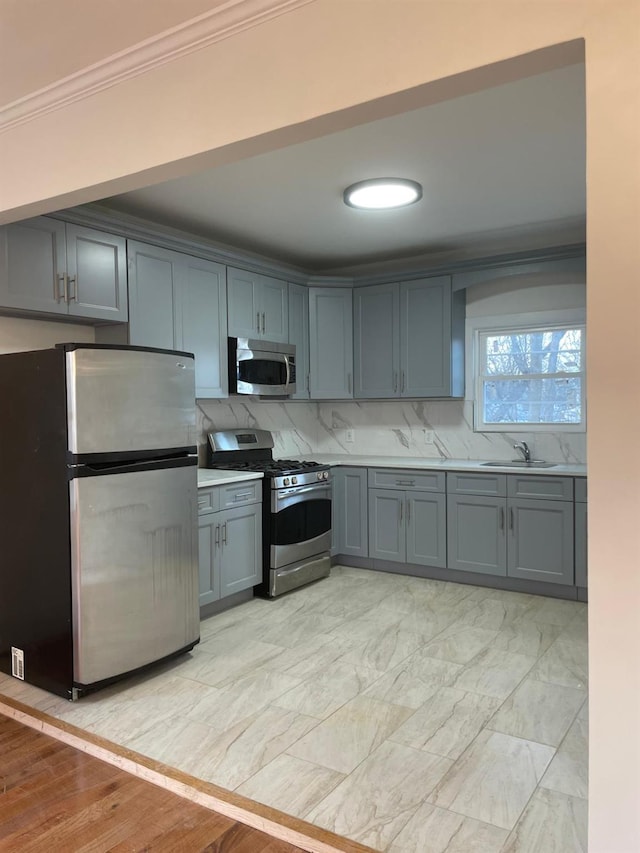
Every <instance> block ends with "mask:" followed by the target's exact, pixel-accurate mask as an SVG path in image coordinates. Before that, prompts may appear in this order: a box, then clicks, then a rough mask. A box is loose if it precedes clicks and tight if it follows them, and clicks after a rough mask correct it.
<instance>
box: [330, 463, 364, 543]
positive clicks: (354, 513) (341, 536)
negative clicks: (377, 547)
mask: <svg viewBox="0 0 640 853" xmlns="http://www.w3.org/2000/svg"><path fill="white" fill-rule="evenodd" d="M331 476H332V485H333V492H332V497H331V509H332V545H333V547H332V550H333V553H334V554H347V555H349V556H351V557H367V556H368V554H369V541H368V507H367V469H366V468H346V467H345V468H343V467H339V468H334V469H333V471H332V474H331Z"/></svg>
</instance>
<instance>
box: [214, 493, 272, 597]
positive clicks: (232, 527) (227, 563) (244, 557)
mask: <svg viewBox="0 0 640 853" xmlns="http://www.w3.org/2000/svg"><path fill="white" fill-rule="evenodd" d="M218 516H219V521H220V541H221V549H222V561H221V565H220V596H221V597H222V598H224V597H225V596H226V595H233V593H234V592H240V591H241V590H243V589H249V587H252V586H255V585H256V584H258V583H260V581H261V580H262V505H261V504H252V505H250V506H239V507H238V508H237V509H227V510H224V512H220V513H218Z"/></svg>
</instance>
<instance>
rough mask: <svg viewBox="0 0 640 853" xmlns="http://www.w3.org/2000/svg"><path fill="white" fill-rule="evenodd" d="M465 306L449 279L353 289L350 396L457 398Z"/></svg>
mask: <svg viewBox="0 0 640 853" xmlns="http://www.w3.org/2000/svg"><path fill="white" fill-rule="evenodd" d="M464 300H465V295H464V292H463V291H459V292H457V293H453V292H452V290H451V277H450V276H440V277H438V278H427V279H420V280H417V281H405V282H401V283H400V284H384V285H376V286H374V287H359V288H356V289H355V290H354V367H355V396H356V397H362V398H389V397H460V396H462V395H463V394H464Z"/></svg>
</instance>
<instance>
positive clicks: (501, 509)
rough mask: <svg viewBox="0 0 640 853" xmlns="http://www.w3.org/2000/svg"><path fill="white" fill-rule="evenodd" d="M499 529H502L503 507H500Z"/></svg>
mask: <svg viewBox="0 0 640 853" xmlns="http://www.w3.org/2000/svg"><path fill="white" fill-rule="evenodd" d="M500 530H504V507H503V506H501V507H500Z"/></svg>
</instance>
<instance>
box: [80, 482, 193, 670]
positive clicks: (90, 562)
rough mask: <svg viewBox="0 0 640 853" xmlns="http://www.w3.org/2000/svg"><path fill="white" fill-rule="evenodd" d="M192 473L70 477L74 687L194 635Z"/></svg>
mask: <svg viewBox="0 0 640 853" xmlns="http://www.w3.org/2000/svg"><path fill="white" fill-rule="evenodd" d="M196 472H197V468H196V467H195V466H189V467H183V468H170V469H167V468H154V469H151V470H146V471H137V472H135V473H125V474H107V475H103V476H95V477H80V478H77V479H74V480H71V481H70V483H69V488H70V498H71V565H72V576H71V580H72V605H73V607H72V610H73V633H74V638H73V649H74V682H75V684H76V685H88V684H93V683H95V682H97V681H102V680H103V679H105V678H111V677H113V676H116V675H119V674H121V673H123V672H128V671H129V670H132V669H136V668H137V667H140V666H143V665H145V664H147V663H151V662H152V661H155V660H159V659H160V658H163V657H165V656H166V655H169V654H171V653H172V652H175V651H178V650H179V649H182V648H184V647H185V646H188V645H190V644H192V643H194V642H196V641H197V639H198V637H199V630H200V613H199V607H198V538H197V473H196Z"/></svg>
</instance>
